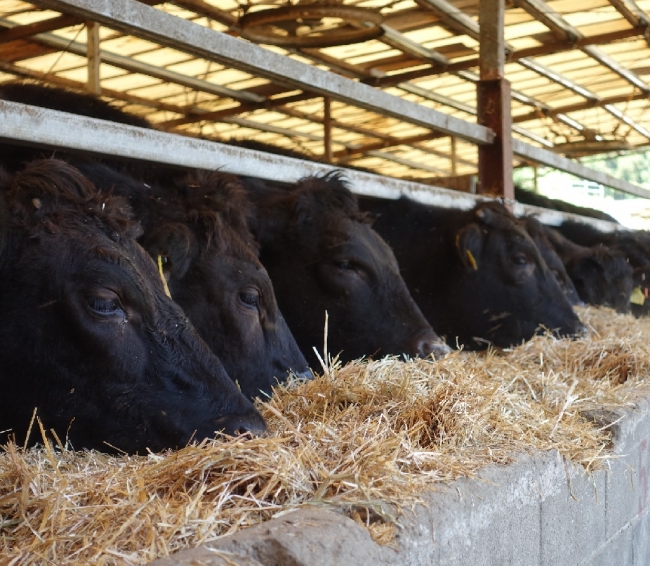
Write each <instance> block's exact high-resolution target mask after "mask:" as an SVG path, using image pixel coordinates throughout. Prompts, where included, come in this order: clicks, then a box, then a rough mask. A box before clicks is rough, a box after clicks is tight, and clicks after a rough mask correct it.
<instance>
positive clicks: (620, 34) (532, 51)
mask: <svg viewBox="0 0 650 566" xmlns="http://www.w3.org/2000/svg"><path fill="white" fill-rule="evenodd" d="M645 32H646V28H645V27H643V26H637V27H635V28H630V29H626V30H618V31H614V32H610V33H603V34H598V35H593V36H590V37H585V38H582V39H578V40H576V41H568V40H560V41H557V42H554V43H547V44H544V45H539V46H536V47H528V48H526V49H520V50H518V51H515V52H514V53H510V54H509V55H508V63H512V62H515V61H518V60H519V59H522V58H524V57H541V56H543V55H551V54H554V53H562V52H564V51H572V50H573V49H578V48H581V47H584V46H588V45H606V44H609V43H612V42H614V41H620V40H623V39H630V38H634V37H639V36H643V35H644V34H645ZM375 64H377V65H381V61H375ZM478 66H479V59H478V57H475V58H472V59H464V60H463V61H458V62H450V63H449V65H448V66H447V67H446V68H445V69H444V71H443V70H441V69H440V67H438V66H431V67H427V68H424V69H417V70H415V71H405V72H403V73H394V74H392V75H385V76H373V77H369V78H367V79H365V81H364V82H366V83H368V84H371V85H374V86H377V87H387V86H392V85H395V84H397V83H400V82H405V81H411V80H416V79H422V78H425V77H430V76H433V75H438V74H440V73H441V72H446V71H448V72H450V73H451V72H456V71H463V70H467V69H472V68H475V67H478Z"/></svg>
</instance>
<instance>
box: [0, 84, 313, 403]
mask: <svg viewBox="0 0 650 566" xmlns="http://www.w3.org/2000/svg"><path fill="white" fill-rule="evenodd" d="M0 99H5V100H13V101H17V102H23V103H27V104H32V105H35V106H41V107H46V108H50V109H53V110H59V111H65V112H74V113H76V114H81V115H85V116H90V117H94V118H100V119H104V120H111V121H115V122H120V123H124V124H129V125H133V126H139V127H143V128H150V127H151V125H150V124H149V123H148V122H147V121H146V120H145V119H143V118H140V117H137V116H133V115H131V114H128V113H126V112H124V111H122V110H120V109H118V108H114V107H113V106H111V105H110V104H108V103H106V102H104V101H103V100H100V99H98V98H96V97H95V96H93V95H89V94H85V93H78V92H74V91H70V90H65V89H60V88H54V87H49V86H46V85H41V84H32V83H22V82H19V83H4V84H2V85H0ZM3 149H4V150H5V151H4V152H3V153H2V155H0V160H1V161H2V162H3V163H4V164H5V166H7V167H10V168H16V167H18V166H20V164H21V163H22V162H23V161H25V160H26V159H30V158H33V157H34V156H35V155H38V154H40V153H42V152H43V150H37V149H30V148H24V147H16V146H13V145H10V144H7V145H6V147H4V146H3ZM104 161H107V163H108V164H110V167H109V166H108V165H105V164H100V163H98V162H96V161H91V162H89V161H86V160H84V159H82V158H79V157H75V158H74V162H75V163H76V165H77V166H78V167H79V168H80V169H81V170H82V171H83V173H84V174H85V175H86V176H87V177H88V178H90V179H91V180H92V181H93V182H94V183H95V185H96V186H98V187H100V188H102V189H105V190H115V191H117V192H118V193H119V194H121V195H123V196H126V197H128V198H129V200H130V202H131V204H132V206H133V208H134V210H135V212H136V214H137V216H138V218H139V219H141V220H142V223H143V226H144V230H145V234H144V236H143V237H142V238H141V243H142V244H143V245H145V247H146V248H147V250H148V251H149V252H150V253H151V254H152V256H153V257H154V259H156V258H157V256H158V255H160V256H161V258H162V260H163V261H165V262H166V263H165V272H166V274H167V276H168V277H169V287H170V289H171V294H172V297H173V298H174V300H175V301H176V302H177V303H178V304H180V305H181V307H182V308H183V309H184V310H185V312H186V314H187V315H188V316H189V317H190V320H191V321H192V323H193V324H194V325H195V327H196V329H197V330H198V332H199V334H200V335H201V337H202V338H203V339H204V340H205V341H206V342H207V343H208V345H209V346H210V347H211V348H212V349H213V351H214V352H215V353H216V354H217V356H218V357H219V359H220V360H221V361H222V363H223V365H224V366H225V368H226V371H227V372H228V374H229V375H230V376H231V377H232V379H234V380H235V381H236V382H237V383H238V384H239V386H240V387H241V390H242V392H244V394H245V395H246V396H247V397H249V398H253V397H254V396H256V395H258V394H259V393H260V392H262V393H265V394H270V392H271V387H272V385H273V384H275V383H277V381H278V380H279V381H282V380H284V379H286V377H287V376H288V372H290V371H293V372H295V373H297V374H298V375H302V376H310V375H311V373H310V372H309V370H308V368H307V361H306V360H305V358H304V356H303V355H302V353H301V352H300V350H299V349H298V346H297V344H296V342H295V340H294V339H293V336H292V335H291V333H290V331H289V329H288V327H287V325H286V323H285V322H284V319H283V318H282V315H281V314H280V312H279V310H278V307H277V303H276V300H275V295H274V292H273V288H272V286H271V282H270V279H269V277H268V275H267V273H266V272H265V271H264V269H263V267H262V265H261V264H260V262H259V260H258V258H257V249H256V246H255V243H254V241H253V238H252V236H251V234H250V232H249V230H248V226H247V220H246V216H247V214H248V213H249V209H250V205H249V204H248V203H247V201H246V196H245V193H244V191H243V189H241V188H240V187H239V184H238V182H237V180H236V179H235V178H234V177H233V176H231V175H226V174H224V173H196V174H194V175H192V176H190V177H187V176H186V174H185V173H183V174H181V172H179V171H174V170H169V169H166V168H163V167H157V166H150V165H146V164H133V163H123V162H119V161H117V160H104ZM134 175H135V176H137V177H138V178H139V179H143V180H137V179H136V178H135V177H134ZM175 177H176V178H178V187H177V186H176V184H175V183H174V182H173V179H174V178H175ZM170 179H172V180H171V181H170ZM145 181H147V182H146V183H145ZM172 256H173V257H172Z"/></svg>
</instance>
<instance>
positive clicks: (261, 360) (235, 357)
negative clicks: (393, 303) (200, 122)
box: [142, 173, 311, 398]
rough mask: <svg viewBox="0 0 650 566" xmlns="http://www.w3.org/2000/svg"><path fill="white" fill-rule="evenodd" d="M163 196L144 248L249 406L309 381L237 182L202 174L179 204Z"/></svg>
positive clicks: (184, 191)
mask: <svg viewBox="0 0 650 566" xmlns="http://www.w3.org/2000/svg"><path fill="white" fill-rule="evenodd" d="M166 194H167V197H166V198H164V199H163V203H164V204H163V207H164V208H166V209H167V210H166V211H165V212H164V213H161V214H159V215H157V216H156V221H155V223H154V224H156V225H157V226H156V227H154V228H153V229H150V230H148V231H147V233H146V234H145V235H144V237H143V238H142V244H143V245H144V247H145V248H146V249H147V251H148V252H149V253H150V254H151V256H152V257H153V258H158V257H160V258H161V261H162V262H163V266H164V267H163V268H164V273H165V276H166V278H167V279H168V282H169V289H170V293H171V296H172V297H173V299H174V300H175V301H176V302H177V303H178V304H179V305H180V306H181V307H182V308H183V310H184V311H185V313H186V315H187V316H188V317H189V319H190V320H191V321H192V323H193V324H194V326H195V327H196V329H197V330H198V332H199V334H200V335H201V337H202V338H203V339H204V340H205V341H206V343H207V344H208V346H210V348H211V349H212V350H213V351H214V352H215V353H216V354H217V355H218V356H219V359H220V360H221V362H222V363H223V365H224V367H225V368H226V371H227V372H228V374H229V375H230V376H231V378H232V379H233V380H234V381H235V382H236V383H237V384H238V385H239V387H240V388H241V391H242V392H243V393H244V394H245V395H246V396H247V397H249V398H253V397H255V396H258V395H260V394H265V395H270V393H271V388H272V386H273V385H275V384H277V383H278V381H283V380H284V379H286V377H287V375H288V373H289V372H294V373H296V374H297V375H299V376H310V375H311V373H310V372H309V370H308V368H307V361H306V360H305V358H304V356H303V355H302V353H301V352H300V349H299V348H298V345H297V344H296V342H295V340H294V338H293V335H292V334H291V332H290V331H289V327H288V326H287V324H286V322H285V321H284V318H283V316H282V314H281V313H280V310H279V308H278V305H277V302H276V299H275V293H274V290H273V286H272V284H271V280H270V278H269V275H268V273H267V272H266V270H265V269H264V268H263V267H262V264H261V263H260V261H259V259H258V257H257V247H256V243H255V242H254V240H253V238H252V235H251V234H250V232H249V230H248V225H247V218H246V214H247V209H248V207H249V205H248V202H247V200H246V197H245V194H244V193H243V191H242V189H241V188H240V186H239V182H238V180H237V179H236V178H235V177H233V176H231V175H226V174H223V173H209V174H201V173H197V174H194V175H192V176H191V177H190V178H188V179H187V180H186V181H185V183H184V184H183V185H182V187H181V188H180V189H179V191H176V192H175V193H174V195H175V196H174V197H172V198H170V197H169V193H166ZM165 215H170V216H173V215H175V216H176V217H177V218H178V219H182V222H178V221H175V220H170V219H169V217H167V218H166V217H165Z"/></svg>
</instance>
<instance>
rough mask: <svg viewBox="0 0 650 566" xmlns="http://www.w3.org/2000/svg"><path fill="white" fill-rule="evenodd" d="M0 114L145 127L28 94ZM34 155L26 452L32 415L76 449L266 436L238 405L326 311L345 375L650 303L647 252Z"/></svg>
mask: <svg viewBox="0 0 650 566" xmlns="http://www.w3.org/2000/svg"><path fill="white" fill-rule="evenodd" d="M0 98H5V99H10V100H15V101H19V102H27V103H30V104H34V105H40V106H46V107H50V108H54V109H58V110H64V111H65V110H67V111H71V112H77V113H85V114H87V115H91V116H94V117H100V118H102V117H103V118H110V119H113V120H119V121H123V122H126V121H128V120H139V119H136V118H133V117H129V116H128V115H126V114H124V113H121V112H116V111H115V109H113V108H111V107H110V106H108V105H107V104H105V103H103V102H102V101H100V100H97V99H94V98H91V97H88V96H85V95H79V94H76V93H71V92H67V91H62V90H58V89H51V88H46V87H42V86H37V85H25V84H13V85H3V86H0ZM109 112H111V113H113V114H111V115H110V116H108V115H107V113H109ZM139 125H142V124H139ZM41 153H43V152H40V151H38V150H34V149H29V148H25V147H18V146H15V145H12V144H9V143H6V144H4V145H3V146H2V147H1V148H0V160H1V162H2V165H3V166H4V168H5V169H6V171H7V172H6V173H5V174H3V176H2V178H1V179H0V185H1V187H0V274H1V277H0V340H2V342H3V348H2V349H0V385H1V386H2V387H3V390H4V391H3V395H2V396H1V397H0V431H3V434H12V435H14V436H15V437H16V439H17V440H18V441H19V442H22V441H24V440H25V434H26V432H27V430H28V428H29V426H30V422H31V421H32V418H33V415H34V411H35V409H36V411H37V415H38V417H39V418H40V419H41V421H42V422H43V425H44V427H45V430H47V431H50V430H51V431H53V434H54V435H55V436H56V437H58V438H59V440H60V441H62V442H65V441H66V440H68V441H69V442H70V443H71V445H72V446H74V447H75V448H82V447H83V448H97V449H102V450H112V449H117V450H123V451H126V452H132V453H133V452H144V451H145V450H147V449H150V450H154V451H157V450H160V449H163V448H168V447H178V446H182V445H184V444H186V443H187V442H188V441H190V440H191V439H193V438H194V439H199V440H200V439H202V438H205V437H212V436H213V435H214V434H215V432H216V431H223V432H226V433H228V434H235V433H243V432H250V433H258V432H261V431H263V430H264V428H265V423H264V421H263V419H262V417H261V416H260V414H259V413H258V412H257V410H256V409H255V407H254V406H253V404H252V402H251V400H252V399H253V398H254V397H256V396H259V395H263V394H270V393H271V388H272V386H273V384H274V383H276V381H282V380H284V379H285V378H286V376H287V375H288V374H289V372H293V373H295V374H297V375H298V376H303V377H310V376H311V372H310V370H309V366H311V367H318V361H317V360H318V358H317V356H316V354H315V353H314V348H315V347H316V348H318V349H319V350H320V349H322V345H323V336H324V325H325V313H326V312H327V313H328V330H327V334H328V348H329V351H330V352H333V353H335V354H338V353H340V356H341V360H342V361H348V360H352V359H356V358H359V357H362V356H366V357H372V356H383V355H388V354H395V355H401V354H407V355H408V356H421V357H426V356H430V355H433V356H435V357H440V356H442V355H444V354H445V353H446V352H448V351H449V346H448V345H447V344H449V345H451V346H453V347H456V346H463V347H465V348H470V349H477V348H484V347H486V346H487V345H489V344H493V345H496V346H501V347H507V346H511V345H516V344H518V343H520V342H521V341H523V340H526V339H528V338H530V337H531V336H532V335H533V334H534V333H535V332H537V331H538V330H539V329H540V328H546V329H550V330H552V331H554V332H556V333H557V334H560V335H575V334H579V333H581V332H582V331H583V327H582V325H581V323H580V321H579V319H578V317H577V316H576V314H575V313H574V312H573V309H572V307H571V304H572V303H574V304H575V303H576V302H578V301H579V300H580V298H582V300H585V301H590V302H596V303H600V304H608V305H611V306H614V307H615V308H619V310H624V309H625V308H626V305H627V304H628V303H629V300H630V295H631V294H632V288H633V285H636V286H637V287H639V288H642V289H643V290H642V291H641V293H642V294H643V293H646V294H647V290H646V289H647V287H646V286H645V276H644V273H645V272H644V269H645V265H646V264H647V263H650V261H648V260H647V259H646V258H649V257H650V253H648V252H647V251H643V252H639V253H640V255H639V258H638V259H639V261H640V262H641V264H640V265H641V266H642V269H633V268H632V267H637V266H636V264H635V262H636V256H634V257H633V254H632V253H631V252H630V251H629V250H630V249H631V247H629V246H628V247H626V246H625V245H624V244H623V243H621V242H618V244H616V245H618V246H619V247H618V248H617V249H613V248H605V246H603V245H602V244H597V245H595V246H593V247H591V248H587V247H580V246H578V245H576V244H572V243H571V242H570V241H569V240H567V239H566V238H564V237H563V236H562V235H561V234H559V233H555V232H550V231H548V230H547V229H546V228H544V227H543V226H542V225H541V224H539V223H538V222H537V221H536V220H535V219H533V218H527V219H523V220H522V219H516V218H514V217H513V216H512V214H510V212H509V211H508V210H507V209H506V208H505V207H504V206H503V205H501V204H499V203H497V202H486V203H480V204H478V205H477V206H476V207H475V208H474V209H473V210H470V211H452V210H445V209H436V208H433V207H427V206H424V205H421V204H418V203H415V202H412V201H408V200H406V199H402V200H399V201H382V200H378V199H370V198H363V199H360V200H359V201H358V200H357V199H355V197H354V196H353V194H352V193H351V192H350V191H349V189H348V188H347V186H346V183H345V181H344V179H343V177H342V176H341V175H340V174H330V175H326V176H322V177H311V178H306V179H303V180H301V181H299V182H297V183H295V184H293V185H290V186H280V185H274V184H272V183H268V182H263V181H260V180H257V179H252V178H241V177H235V176H233V175H229V174H227V173H223V172H195V173H191V174H186V173H182V174H181V173H179V172H177V171H172V170H168V169H164V168H153V167H149V166H140V165H133V164H130V165H129V164H124V163H114V162H110V161H103V162H100V161H97V160H88V159H83V158H80V157H73V156H65V157H66V161H61V160H58V159H52V158H47V159H41V158H40V157H41ZM574 236H575V235H574ZM582 236H584V234H582ZM597 236H598V234H591V235H590V236H589V237H591V238H592V239H593V238H594V237H597ZM585 237H586V236H585ZM600 237H604V236H603V235H602V234H601V235H600ZM621 238H623V237H621ZM625 238H627V239H628V240H629V241H634V242H635V243H637V244H638V248H639V249H643V250H645V242H644V241H643V239H642V238H637V237H636V235H633V234H629V235H625ZM610 239H611V238H610ZM623 239H624V238H623ZM626 241H627V240H626ZM386 242H388V244H390V246H392V248H393V251H394V253H393V251H392V250H391V247H389V245H388V244H387V243H386ZM609 244H611V245H614V244H615V243H614V244H613V243H612V242H609ZM626 250H627V251H626ZM635 251H636V252H638V251H639V250H636V249H635ZM644 254H645V255H644ZM395 256H397V258H398V259H396V257H395ZM560 258H561V259H560ZM398 260H399V266H398ZM563 260H564V262H563ZM574 264H575V265H574ZM613 265H615V266H617V267H616V269H618V270H619V271H615V270H614V269H613V268H612V267H611V266H613ZM565 266H566V267H565ZM567 271H568V272H569V273H568V274H567ZM569 275H571V277H569ZM599 277H600V279H599ZM572 278H573V279H572ZM626 278H629V281H628V279H626ZM633 278H636V280H635V281H634V282H632V279H633ZM414 299H415V300H414ZM432 325H433V328H435V330H436V331H437V333H438V334H436V333H435V332H434V330H433V328H432ZM439 335H440V336H443V337H444V338H445V339H446V341H447V344H445V342H443V340H441V339H440V338H439V337H438V336H439ZM32 439H33V440H37V439H38V436H37V435H35V434H33V436H32Z"/></svg>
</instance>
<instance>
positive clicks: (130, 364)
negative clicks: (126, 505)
mask: <svg viewBox="0 0 650 566" xmlns="http://www.w3.org/2000/svg"><path fill="white" fill-rule="evenodd" d="M5 196H6V198H7V203H8V206H9V209H10V210H11V212H12V216H11V218H12V221H11V224H10V227H9V231H8V236H7V239H6V241H5V245H4V248H3V251H2V256H1V257H2V261H1V263H0V266H1V269H2V272H3V273H2V277H1V278H0V281H1V283H0V288H1V289H0V313H1V317H0V320H2V323H1V324H0V340H1V341H2V343H3V348H2V349H1V350H0V381H1V382H2V386H3V389H4V391H5V392H6V394H5V395H3V396H2V399H1V400H0V429H1V430H6V429H12V431H13V432H14V433H15V434H16V436H17V438H18V439H19V440H20V439H21V435H24V433H25V431H26V430H27V426H28V424H29V422H30V418H31V416H32V412H33V410H34V408H36V409H37V414H38V416H39V417H40V418H41V420H42V421H43V424H44V426H45V429H46V430H49V429H50V428H51V429H53V430H54V431H55V432H56V433H57V435H58V437H59V438H60V439H65V438H68V439H69V440H70V442H71V444H72V445H73V446H74V448H77V449H79V448H97V449H101V450H110V449H111V448H115V449H118V450H124V451H126V452H140V453H143V452H145V451H146V450H147V449H150V450H154V451H156V450H160V449H163V448H174V447H180V446H183V445H185V444H186V443H187V442H188V441H190V440H191V439H197V440H200V439H202V438H205V437H212V436H214V434H215V432H217V431H225V432H228V433H235V432H241V431H252V432H257V431H261V430H264V428H265V425H264V421H263V419H262V418H261V416H260V415H259V413H258V412H257V411H256V410H255V408H254V407H253V406H252V405H251V403H250V402H249V401H248V400H247V399H245V398H244V396H243V395H242V394H241V393H240V392H239V391H238V390H237V388H236V387H235V386H234V384H233V383H232V381H231V380H230V379H229V378H228V376H227V375H226V373H225V371H224V370H223V367H222V366H221V364H220V362H219V360H218V359H217V358H215V356H214V355H213V354H212V353H211V352H210V351H209V349H208V348H207V346H206V345H205V344H204V342H203V341H202V340H201V339H200V338H199V337H198V336H197V334H196V332H195V331H194V329H193V327H192V326H191V325H190V324H189V322H188V320H187V318H186V317H185V316H184V314H183V312H182V311H181V309H180V308H179V307H178V306H177V305H176V304H175V303H174V302H173V301H171V300H170V299H169V298H167V297H166V296H165V294H164V290H163V285H162V281H161V279H160V276H159V274H158V272H157V269H156V266H155V265H154V264H153V262H152V261H151V259H150V258H149V256H148V255H147V254H146V253H145V252H144V251H143V250H142V249H141V248H140V247H139V246H138V244H136V243H135V241H134V237H135V236H137V235H138V234H139V233H138V232H137V231H136V225H134V224H133V222H132V221H131V220H130V219H129V217H128V208H127V207H126V205H125V202H124V201H122V200H121V199H116V198H115V197H110V196H106V195H102V194H101V193H99V192H97V191H96V190H95V189H94V187H93V186H92V185H91V184H90V183H88V182H87V181H86V179H85V178H83V177H82V176H81V175H80V174H79V173H78V172H77V171H76V170H74V169H73V168H71V167H70V166H68V165H66V164H64V163H62V162H59V161H56V160H44V161H42V162H35V163H33V164H32V165H30V166H29V167H28V169H27V170H26V171H25V172H23V173H20V174H18V175H16V177H15V178H14V179H13V180H12V181H11V182H10V183H9V188H8V190H7V192H6V195H5ZM33 440H37V438H33Z"/></svg>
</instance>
